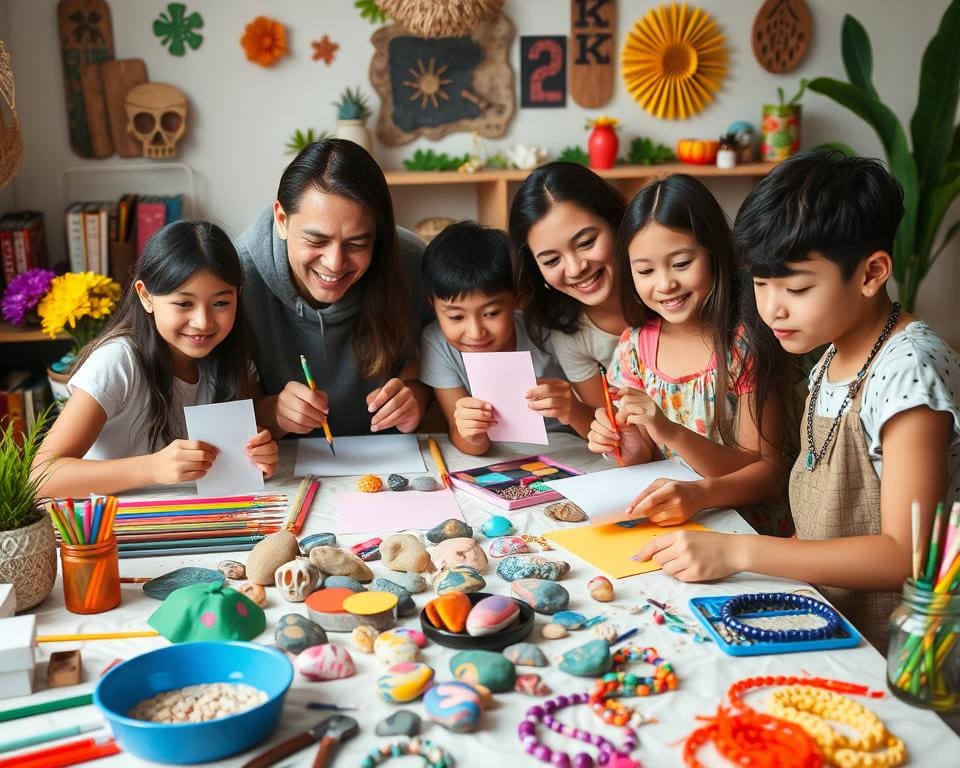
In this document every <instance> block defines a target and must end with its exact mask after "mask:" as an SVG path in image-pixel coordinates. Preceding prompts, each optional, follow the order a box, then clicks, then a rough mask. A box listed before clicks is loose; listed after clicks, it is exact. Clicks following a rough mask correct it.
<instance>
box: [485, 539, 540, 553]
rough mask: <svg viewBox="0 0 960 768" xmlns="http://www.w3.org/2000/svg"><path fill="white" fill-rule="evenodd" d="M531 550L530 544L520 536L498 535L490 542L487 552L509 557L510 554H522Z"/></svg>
mask: <svg viewBox="0 0 960 768" xmlns="http://www.w3.org/2000/svg"><path fill="white" fill-rule="evenodd" d="M529 551H530V546H529V545H528V544H527V542H525V541H524V540H523V539H521V538H520V537H519V536H498V537H497V538H495V539H494V540H493V541H491V542H490V546H489V547H487V554H489V555H490V557H507V556H508V555H522V554H525V553H527V552H529Z"/></svg>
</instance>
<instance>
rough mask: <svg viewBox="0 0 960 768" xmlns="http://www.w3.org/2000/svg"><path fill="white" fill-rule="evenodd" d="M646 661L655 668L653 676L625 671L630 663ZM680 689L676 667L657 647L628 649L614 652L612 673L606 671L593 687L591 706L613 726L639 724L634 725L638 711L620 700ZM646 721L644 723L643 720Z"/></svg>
mask: <svg viewBox="0 0 960 768" xmlns="http://www.w3.org/2000/svg"><path fill="white" fill-rule="evenodd" d="M635 662H643V663H645V664H651V665H652V666H653V668H654V669H653V675H650V676H648V677H639V676H637V675H635V674H633V673H631V672H624V671H623V668H624V667H625V666H626V665H627V664H629V663H635ZM676 688H677V675H676V673H675V672H674V671H673V665H672V664H671V663H670V662H669V661H667V660H666V659H664V658H662V657H661V656H659V655H658V654H657V649H656V648H649V647H648V648H639V647H637V646H626V647H624V648H620V649H618V650H616V651H614V653H613V671H611V672H607V674H605V675H604V676H603V677H602V678H601V679H599V680H597V682H596V684H595V685H594V689H593V693H591V694H590V699H589V703H590V707H591V709H593V711H594V712H596V713H597V714H598V715H599V716H600V717H601V718H603V720H604V722H606V723H610V724H611V725H618V726H627V725H630V724H636V725H639V724H640V722H636V723H632V720H633V717H634V715H635V714H636V711H635V710H634V709H633V708H632V707H628V706H626V705H625V704H623V702H621V701H619V699H620V697H623V696H652V695H655V694H658V693H664V692H665V691H674V690H676ZM644 722H645V720H644Z"/></svg>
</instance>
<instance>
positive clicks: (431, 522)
mask: <svg viewBox="0 0 960 768" xmlns="http://www.w3.org/2000/svg"><path fill="white" fill-rule="evenodd" d="M334 504H335V505H336V509H337V525H336V533H383V532H384V531H405V530H411V529H413V530H420V531H425V530H428V529H430V528H433V526H435V525H436V524H437V523H442V522H443V521H444V520H448V519H449V518H451V517H455V518H457V519H458V520H463V512H461V511H460V505H459V504H457V500H456V498H455V497H454V495H453V491H450V490H447V489H446V488H443V489H441V490H438V491H409V490H408V491H400V492H398V493H394V492H393V491H388V492H386V493H383V492H381V493H360V492H355V493H340V494H337V496H336V499H335V501H334Z"/></svg>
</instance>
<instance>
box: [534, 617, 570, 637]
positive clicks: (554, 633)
mask: <svg viewBox="0 0 960 768" xmlns="http://www.w3.org/2000/svg"><path fill="white" fill-rule="evenodd" d="M540 634H541V635H543V636H544V638H545V639H547V640H559V639H560V638H561V637H566V636H567V635H569V634H570V633H569V632H568V631H567V628H566V627H565V626H563V624H555V623H554V622H552V621H551V622H550V623H549V624H544V625H543V629H541V630H540Z"/></svg>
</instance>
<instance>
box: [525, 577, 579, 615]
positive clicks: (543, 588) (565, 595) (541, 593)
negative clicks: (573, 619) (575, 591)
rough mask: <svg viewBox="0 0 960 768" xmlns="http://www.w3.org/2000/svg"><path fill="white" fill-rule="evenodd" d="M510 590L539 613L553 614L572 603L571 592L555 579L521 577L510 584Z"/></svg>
mask: <svg viewBox="0 0 960 768" xmlns="http://www.w3.org/2000/svg"><path fill="white" fill-rule="evenodd" d="M510 591H511V592H513V594H514V596H515V597H518V598H520V599H521V600H523V602H525V603H526V604H527V605H529V606H530V607H531V608H533V610H535V611H536V612H537V613H546V614H553V613H556V612H557V611H562V610H563V609H564V608H566V607H567V606H568V605H569V604H570V593H569V592H567V590H566V589H564V588H563V587H562V586H560V585H559V584H557V583H556V582H553V581H545V580H544V579H520V580H519V581H515V582H513V583H512V584H511V585H510Z"/></svg>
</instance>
